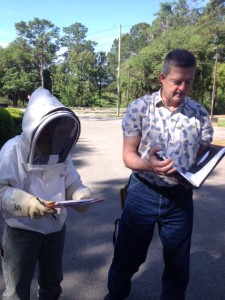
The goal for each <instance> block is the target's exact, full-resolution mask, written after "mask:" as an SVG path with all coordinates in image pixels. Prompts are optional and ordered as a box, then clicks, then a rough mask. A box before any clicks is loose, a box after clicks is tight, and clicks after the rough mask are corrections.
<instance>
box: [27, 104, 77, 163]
mask: <svg viewBox="0 0 225 300" xmlns="http://www.w3.org/2000/svg"><path fill="white" fill-rule="evenodd" d="M79 136H80V121H79V119H78V117H77V116H76V115H75V114H74V113H73V112H72V111H71V110H69V109H67V108H60V109H57V110H55V111H52V112H50V113H49V114H47V115H46V116H44V118H43V119H42V121H41V123H40V124H39V126H38V127H37V128H36V129H35V131H34V133H33V136H32V140H31V148H30V153H29V156H28V164H29V165H53V164H59V163H63V162H65V160H66V158H67V156H68V154H69V153H70V151H71V150H72V148H73V147H74V146H75V144H76V143H77V141H78V139H79Z"/></svg>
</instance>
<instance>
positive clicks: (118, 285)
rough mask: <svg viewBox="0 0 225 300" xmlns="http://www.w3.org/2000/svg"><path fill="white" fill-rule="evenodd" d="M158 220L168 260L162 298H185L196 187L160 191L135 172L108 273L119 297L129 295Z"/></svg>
mask: <svg viewBox="0 0 225 300" xmlns="http://www.w3.org/2000/svg"><path fill="white" fill-rule="evenodd" d="M156 223H157V224H158V228H159V236H160V239H161V242H162V245H163V258H164V263H165V268H164V272H163V276H162V292H161V300H184V299H185V290H186V288H187V285H188V280H189V260H190V246H191V234H192V226H193V199H192V189H189V188H188V189H187V188H184V187H182V186H177V187H171V188H162V189H160V192H159V191H158V190H157V191H156V190H154V189H152V188H150V187H148V186H147V185H145V184H143V183H142V182H141V181H139V180H138V179H137V178H136V177H135V176H134V175H132V176H131V179H130V183H129V187H128V193H127V198H126V201H125V206H124V209H123V213H122V216H121V220H120V225H119V232H118V237H117V241H116V245H115V250H114V257H113V261H112V264H111V267H110V270H109V274H108V289H109V293H110V295H111V296H112V297H114V298H115V299H124V298H126V297H127V296H128V295H129V293H130V289H131V278H132V276H133V275H134V273H136V272H137V271H138V269H139V267H140V265H141V264H143V263H144V262H145V260H146V256H147V251H148V247H149V245H150V243H151V240H152V237H153V232H154V226H155V224H156Z"/></svg>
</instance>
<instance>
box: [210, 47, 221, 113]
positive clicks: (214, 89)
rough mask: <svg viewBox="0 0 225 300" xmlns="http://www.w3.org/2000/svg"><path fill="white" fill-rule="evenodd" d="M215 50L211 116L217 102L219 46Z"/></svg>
mask: <svg viewBox="0 0 225 300" xmlns="http://www.w3.org/2000/svg"><path fill="white" fill-rule="evenodd" d="M214 50H216V56H215V65H214V75H213V90H212V101H211V118H212V117H213V108H214V104H215V98H216V73H217V62H218V55H219V54H218V51H217V50H218V47H215V48H214Z"/></svg>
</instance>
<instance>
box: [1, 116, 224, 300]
mask: <svg viewBox="0 0 225 300" xmlns="http://www.w3.org/2000/svg"><path fill="white" fill-rule="evenodd" d="M80 120H81V126H82V130H81V137H80V140H79V142H78V144H77V147H76V148H75V151H74V153H73V159H74V163H75V165H76V167H77V169H78V171H79V173H80V175H81V177H82V179H83V182H84V183H85V184H87V185H88V186H90V187H91V189H92V191H93V194H94V195H96V196H103V197H105V198H106V200H105V201H104V202H102V203H98V204H95V205H93V206H91V207H90V209H89V210H88V212H86V213H84V214H79V213H78V212H76V211H74V210H72V209H70V210H69V216H68V221H67V238H66V244H65V252H64V280H63V282H62V287H63V296H64V298H62V299H65V300H102V299H103V298H104V296H105V294H106V293H107V272H108V269H109V266H110V263H111V259H112V255H113V245H112V235H113V230H114V221H115V220H116V219H117V218H118V217H120V213H121V208H120V200H119V189H120V187H121V186H123V185H124V184H125V183H126V181H127V179H128V176H129V174H130V171H129V170H128V169H126V168H125V167H124V166H123V162H122V154H121V153H122V135H121V128H120V126H121V118H115V117H113V118H111V117H95V116H90V115H80ZM221 139H225V129H221V128H218V127H217V128H215V140H221ZM224 178H225V158H224V159H223V160H222V161H221V162H220V164H219V165H218V166H217V168H216V169H215V170H214V171H213V173H212V174H211V176H210V177H209V178H208V179H207V181H206V182H205V184H204V185H203V187H202V188H200V189H199V190H195V192H194V204H195V216H194V232H193V239H192V248H191V273H190V283H189V287H188V290H187V297H186V300H224V299H225V281H224V280H225V221H224V220H225V197H224V194H225V179H224ZM0 230H2V222H1V223H0ZM53 255H54V254H53ZM162 270H163V259H162V247H161V243H160V240H159V238H158V229H157V228H156V230H155V236H154V239H153V242H152V244H151V246H150V248H149V253H148V258H147V261H146V262H145V264H144V265H143V266H142V267H141V268H140V270H139V272H138V273H137V274H136V275H135V276H134V279H133V284H132V292H131V295H130V296H129V297H128V298H127V299H129V300H158V299H159V295H160V288H161V275H162ZM36 286H37V282H36V279H34V280H33V284H32V292H31V300H33V299H36ZM3 290H4V281H3V276H2V273H0V294H2V292H3Z"/></svg>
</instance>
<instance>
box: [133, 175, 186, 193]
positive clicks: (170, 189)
mask: <svg viewBox="0 0 225 300" xmlns="http://www.w3.org/2000/svg"><path fill="white" fill-rule="evenodd" d="M133 175H134V177H136V178H137V179H138V180H139V181H141V182H142V183H143V184H144V185H146V186H147V187H149V188H150V189H152V190H155V191H156V192H157V193H160V194H162V195H165V196H167V197H169V196H170V195H172V194H174V193H179V192H183V191H184V190H186V189H187V188H186V187H185V186H183V185H181V184H178V185H175V186H170V187H166V186H158V185H155V184H153V183H151V182H149V181H148V180H146V179H145V178H143V177H141V176H139V175H138V174H137V173H134V174H133Z"/></svg>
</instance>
